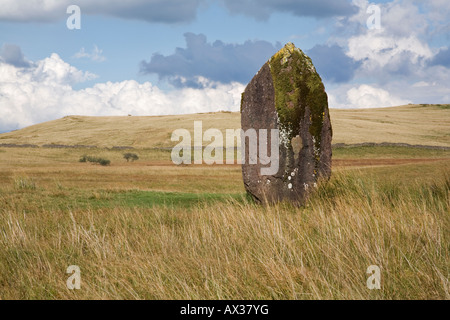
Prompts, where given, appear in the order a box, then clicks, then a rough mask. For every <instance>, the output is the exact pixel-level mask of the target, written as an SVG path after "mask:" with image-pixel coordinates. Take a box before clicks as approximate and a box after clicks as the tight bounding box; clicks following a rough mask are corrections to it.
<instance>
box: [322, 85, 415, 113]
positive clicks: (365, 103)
mask: <svg viewBox="0 0 450 320" xmlns="http://www.w3.org/2000/svg"><path fill="white" fill-rule="evenodd" d="M411 102H412V101H411V100H409V99H404V98H401V97H400V96H398V95H396V94H393V93H391V92H389V91H387V90H385V89H382V88H379V87H376V86H371V85H367V84H361V85H359V86H356V87H352V86H351V85H343V86H339V87H338V88H335V89H332V90H330V92H329V93H328V103H329V105H330V107H332V108H355V109H360V108H382V107H392V106H399V105H405V104H408V103H411Z"/></svg>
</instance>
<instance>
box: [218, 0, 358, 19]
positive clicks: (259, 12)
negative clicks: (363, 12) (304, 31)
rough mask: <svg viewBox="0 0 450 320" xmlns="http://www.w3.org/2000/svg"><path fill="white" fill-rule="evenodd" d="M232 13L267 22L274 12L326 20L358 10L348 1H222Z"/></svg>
mask: <svg viewBox="0 0 450 320" xmlns="http://www.w3.org/2000/svg"><path fill="white" fill-rule="evenodd" d="M222 2H223V3H224V4H225V6H226V7H227V8H228V10H229V11H230V12H231V13H241V14H245V15H248V16H251V17H254V18H256V19H259V20H266V19H268V18H269V17H270V15H271V14H272V13H274V12H290V13H292V14H294V15H296V16H299V17H316V18H326V17H332V16H344V15H351V14H353V13H355V12H356V11H357V8H356V7H355V6H353V5H352V4H351V3H349V2H348V1H347V0H322V1H309V0H222Z"/></svg>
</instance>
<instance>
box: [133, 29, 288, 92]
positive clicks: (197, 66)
mask: <svg viewBox="0 0 450 320" xmlns="http://www.w3.org/2000/svg"><path fill="white" fill-rule="evenodd" d="M184 36H185V39H186V48H176V50H175V53H173V54H171V55H168V56H163V55H161V54H154V55H153V56H152V58H151V60H150V61H149V62H146V61H142V62H141V67H140V70H141V72H142V73H144V74H150V73H155V74H157V75H158V76H159V78H160V79H168V80H169V81H170V82H172V83H173V84H174V85H177V86H179V87H183V86H186V87H202V83H199V82H198V81H197V79H198V77H203V78H207V79H211V80H213V81H218V82H222V83H231V82H233V81H237V82H241V83H247V82H248V81H250V80H251V78H252V77H253V76H254V75H255V73H256V72H257V71H258V70H259V68H260V67H261V66H262V65H263V64H264V63H265V62H266V61H267V60H268V59H269V58H270V57H271V56H272V55H273V54H274V53H275V52H277V51H278V50H279V49H280V48H281V44H279V43H278V44H276V45H272V44H271V43H269V42H267V41H246V42H245V43H243V44H227V43H223V42H222V41H219V40H217V41H215V42H214V43H208V42H207V39H206V36H205V35H203V34H193V33H186V34H185V35H184Z"/></svg>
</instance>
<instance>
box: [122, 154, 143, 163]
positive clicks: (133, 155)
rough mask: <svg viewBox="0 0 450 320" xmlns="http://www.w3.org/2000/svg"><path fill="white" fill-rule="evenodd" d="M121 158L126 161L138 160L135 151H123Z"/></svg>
mask: <svg viewBox="0 0 450 320" xmlns="http://www.w3.org/2000/svg"><path fill="white" fill-rule="evenodd" d="M123 158H124V159H125V160H127V162H129V161H130V160H131V161H136V160H139V156H138V155H137V154H136V153H125V154H124V155H123Z"/></svg>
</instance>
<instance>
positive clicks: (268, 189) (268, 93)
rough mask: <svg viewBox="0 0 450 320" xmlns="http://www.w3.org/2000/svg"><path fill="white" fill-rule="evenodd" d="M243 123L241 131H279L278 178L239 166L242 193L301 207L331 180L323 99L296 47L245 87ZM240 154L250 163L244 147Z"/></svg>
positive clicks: (277, 56) (327, 119) (288, 46)
mask: <svg viewBox="0 0 450 320" xmlns="http://www.w3.org/2000/svg"><path fill="white" fill-rule="evenodd" d="M241 123H242V129H243V131H247V130H248V129H251V128H253V129H256V130H257V131H259V130H260V129H267V130H268V132H270V130H271V129H278V130H279V142H280V147H279V170H278V172H277V173H275V174H273V175H269V176H264V175H261V170H260V169H261V167H265V165H263V164H261V163H259V162H258V163H257V164H249V163H248V162H247V161H246V162H244V163H243V165H242V175H243V178H244V185H245V189H246V190H247V192H248V193H250V194H251V195H252V196H253V197H254V198H255V199H256V200H257V201H260V202H264V203H266V202H268V203H274V202H278V201H282V200H287V201H290V202H292V203H294V204H296V205H301V204H303V203H304V202H305V200H306V198H307V195H308V194H309V193H310V192H311V191H312V190H314V189H315V187H316V186H317V182H318V180H319V179H323V180H328V179H329V178H330V176H331V138H332V129H331V122H330V115H329V112H328V98H327V94H326V92H325V87H324V85H323V83H322V79H321V78H320V76H319V74H318V73H317V71H316V69H315V68H314V65H313V64H312V61H311V59H310V58H309V57H308V56H307V55H306V54H304V53H303V51H302V50H300V49H298V48H296V47H295V46H294V44H292V43H288V44H286V45H285V46H284V48H282V49H281V50H280V51H279V52H277V53H276V54H275V55H274V56H273V57H272V58H270V60H269V61H268V62H266V63H265V64H264V65H263V66H262V68H261V69H260V70H259V72H258V73H257V74H256V75H255V77H254V78H253V79H252V80H251V81H250V83H249V84H248V85H247V87H246V89H245V91H244V93H243V94H242V101H241ZM270 147H271V143H270V141H268V143H267V148H268V149H269V150H270ZM243 148H244V149H243V150H242V152H245V155H246V157H245V159H248V153H249V148H248V143H245V144H244V147H243ZM258 152H259V151H258ZM270 152H271V151H268V154H270Z"/></svg>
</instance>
